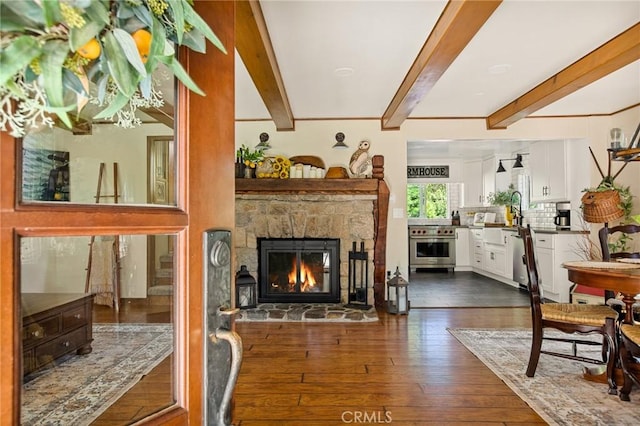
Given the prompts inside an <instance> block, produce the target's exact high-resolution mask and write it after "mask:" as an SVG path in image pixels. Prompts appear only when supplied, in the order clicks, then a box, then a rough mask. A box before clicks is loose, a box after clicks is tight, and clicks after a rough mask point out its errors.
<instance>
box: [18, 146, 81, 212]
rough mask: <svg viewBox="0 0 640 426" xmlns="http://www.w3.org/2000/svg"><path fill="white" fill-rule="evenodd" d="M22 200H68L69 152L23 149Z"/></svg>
mask: <svg viewBox="0 0 640 426" xmlns="http://www.w3.org/2000/svg"><path fill="white" fill-rule="evenodd" d="M22 200H23V201H69V200H70V187H69V152H67V151H54V150H50V149H27V148H25V149H23V157H22Z"/></svg>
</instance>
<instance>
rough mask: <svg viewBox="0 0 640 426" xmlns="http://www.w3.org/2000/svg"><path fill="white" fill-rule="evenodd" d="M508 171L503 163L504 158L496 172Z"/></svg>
mask: <svg viewBox="0 0 640 426" xmlns="http://www.w3.org/2000/svg"><path fill="white" fill-rule="evenodd" d="M506 171H507V170H506V169H505V168H504V166H503V165H502V160H500V162H499V163H498V170H496V173H502V172H506Z"/></svg>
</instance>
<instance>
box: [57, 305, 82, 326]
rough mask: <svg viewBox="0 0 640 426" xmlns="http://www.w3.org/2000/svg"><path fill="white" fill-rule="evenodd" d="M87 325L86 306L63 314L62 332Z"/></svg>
mask: <svg viewBox="0 0 640 426" xmlns="http://www.w3.org/2000/svg"><path fill="white" fill-rule="evenodd" d="M86 323H87V310H86V309H85V306H84V305H82V306H78V307H77V308H75V309H73V310H70V311H65V312H63V313H62V330H63V331H65V330H70V329H72V328H76V327H79V326H82V325H84V324H86Z"/></svg>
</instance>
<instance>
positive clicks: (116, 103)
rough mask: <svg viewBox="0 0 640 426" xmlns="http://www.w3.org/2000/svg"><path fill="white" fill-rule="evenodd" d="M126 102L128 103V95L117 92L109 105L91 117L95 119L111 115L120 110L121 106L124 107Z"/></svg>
mask: <svg viewBox="0 0 640 426" xmlns="http://www.w3.org/2000/svg"><path fill="white" fill-rule="evenodd" d="M128 103H129V97H128V96H126V95H124V94H122V93H118V95H117V96H116V98H115V99H114V100H113V102H111V103H110V104H109V106H107V107H106V108H105V109H103V110H102V111H100V112H99V113H98V114H96V115H95V116H94V117H93V118H95V119H96V120H100V119H103V118H109V117H113V115H114V114H115V113H116V112H118V111H120V110H121V109H122V107H124V106H125V105H126V104H128Z"/></svg>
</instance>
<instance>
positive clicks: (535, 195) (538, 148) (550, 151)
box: [529, 141, 568, 202]
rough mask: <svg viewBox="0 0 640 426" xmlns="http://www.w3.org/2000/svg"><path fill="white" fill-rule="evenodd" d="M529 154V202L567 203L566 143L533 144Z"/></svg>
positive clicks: (544, 142) (546, 142)
mask: <svg viewBox="0 0 640 426" xmlns="http://www.w3.org/2000/svg"><path fill="white" fill-rule="evenodd" d="M529 152H530V160H529V161H530V164H531V201H534V202H542V201H544V202H555V201H567V200H568V194H567V165H566V158H567V152H566V142H565V141H543V142H535V143H532V144H531V147H530V151H529Z"/></svg>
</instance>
